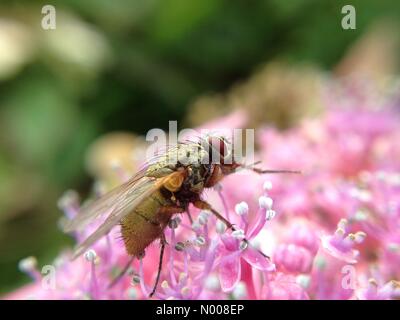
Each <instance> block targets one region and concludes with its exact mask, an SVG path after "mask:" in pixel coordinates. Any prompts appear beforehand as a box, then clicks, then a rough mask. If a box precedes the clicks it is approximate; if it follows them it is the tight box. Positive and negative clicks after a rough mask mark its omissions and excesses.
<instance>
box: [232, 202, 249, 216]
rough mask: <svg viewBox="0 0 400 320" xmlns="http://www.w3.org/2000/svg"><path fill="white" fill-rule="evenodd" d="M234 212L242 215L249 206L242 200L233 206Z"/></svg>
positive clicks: (246, 211)
mask: <svg viewBox="0 0 400 320" xmlns="http://www.w3.org/2000/svg"><path fill="white" fill-rule="evenodd" d="M235 212H236V213H237V214H238V215H239V216H243V215H245V214H247V213H248V212H249V206H248V204H247V203H246V202H244V201H242V202H240V203H238V204H237V205H236V206H235Z"/></svg>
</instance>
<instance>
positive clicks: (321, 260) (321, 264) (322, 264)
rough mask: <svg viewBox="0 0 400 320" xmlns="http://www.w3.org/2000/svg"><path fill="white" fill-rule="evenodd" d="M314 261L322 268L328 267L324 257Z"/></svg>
mask: <svg viewBox="0 0 400 320" xmlns="http://www.w3.org/2000/svg"><path fill="white" fill-rule="evenodd" d="M314 263H315V266H316V267H317V268H318V269H320V270H322V269H325V267H326V260H325V259H324V258H322V257H317V258H316V259H315V262H314Z"/></svg>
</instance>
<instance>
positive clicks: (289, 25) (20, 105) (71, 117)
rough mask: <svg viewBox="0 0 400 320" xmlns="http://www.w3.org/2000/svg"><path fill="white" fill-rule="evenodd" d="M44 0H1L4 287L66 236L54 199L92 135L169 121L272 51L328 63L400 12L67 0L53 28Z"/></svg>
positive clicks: (282, 4) (301, 3)
mask: <svg viewBox="0 0 400 320" xmlns="http://www.w3.org/2000/svg"><path fill="white" fill-rule="evenodd" d="M44 4H49V1H38V0H25V1H11V0H8V1H7V0H3V1H1V4H0V181H1V182H0V252H1V258H0V270H1V273H0V292H5V291H7V290H10V289H11V288H14V287H15V286H17V285H18V284H20V283H21V282H24V281H27V277H25V276H24V275H22V274H21V273H20V272H19V271H18V270H17V264H18V261H19V260H20V259H21V258H23V257H26V256H28V255H35V256H37V257H38V258H39V261H40V263H46V262H49V261H51V258H52V257H53V256H54V254H55V252H57V251H58V250H59V249H60V248H62V247H63V246H65V245H66V244H67V243H68V237H67V236H65V235H62V234H61V233H60V232H59V231H58V229H57V228H56V224H57V220H58V218H59V217H60V212H59V211H58V210H57V207H56V203H57V199H58V198H59V197H60V195H61V194H62V192H63V191H64V190H65V189H68V188H75V189H78V190H79V191H80V192H81V193H82V194H85V193H87V192H88V190H89V187H90V183H91V180H90V178H89V177H88V175H87V173H86V172H85V170H84V163H85V161H84V158H85V151H86V150H87V148H88V146H89V145H90V143H91V142H93V141H94V140H95V139H96V137H98V136H100V135H102V134H104V133H107V132H111V131H129V132H134V133H137V134H144V133H146V132H147V130H149V129H150V128H154V127H160V128H167V126H168V120H178V121H181V120H183V119H184V118H186V116H187V114H186V113H187V106H188V105H190V104H191V103H192V102H193V101H194V100H195V99H196V97H198V96H200V95H204V94H212V93H217V92H224V91H225V90H227V89H228V88H230V87H231V86H232V85H233V84H235V83H237V82H238V81H240V80H243V79H245V78H247V77H249V76H250V75H251V74H252V73H253V72H254V71H255V70H256V69H257V67H258V66H260V65H262V64H263V63H265V62H268V61H271V60H274V59H276V58H279V60H280V61H289V62H290V63H304V62H305V63H307V64H312V65H314V66H316V67H317V68H322V69H325V70H328V69H331V68H332V67H333V66H335V65H336V64H337V63H338V61H340V59H341V58H342V57H343V56H344V55H345V52H346V50H347V48H348V47H349V46H350V44H351V43H353V42H354V41H355V40H356V39H357V38H358V37H359V36H360V35H362V34H363V33H364V32H365V30H367V29H368V27H369V26H370V25H371V24H372V23H374V22H375V21H377V20H379V19H386V20H388V19H391V20H393V21H397V20H398V19H399V15H400V3H399V2H398V1H395V0H392V1H389V0H383V1H374V0H356V1H351V4H353V5H354V6H355V7H356V10H357V29H356V30H349V31H345V30H343V29H342V28H341V26H340V22H341V18H342V14H341V8H342V6H343V5H345V4H349V3H348V1H346V2H344V1H336V0H330V1H328V0H327V1H318V0H294V1H281V0H269V1H266V0H265V1H262V0H236V1H228V0H201V1H187V0H146V1H142V0H134V1H128V0H118V1H117V0H115V1H108V0H85V1H81V0H63V1H51V4H52V5H54V6H55V7H56V10H57V29H56V30H47V31H46V30H42V29H41V27H40V21H41V19H42V17H43V15H42V14H41V8H42V6H43V5H44ZM274 70H275V69H274ZM276 77H279V74H276ZM290 79H291V80H290V81H289V82H282V83H283V84H288V85H289V84H290V85H295V82H296V81H299V82H300V81H301V76H300V77H299V76H298V75H296V76H295V77H290ZM293 79H294V80H293ZM245 92H251V90H250V91H248V90H247V89H245ZM279 92H281V91H279ZM279 94H281V93H279ZM275 96H276V95H272V97H275ZM268 99H269V98H268ZM228 101H229V99H228ZM268 101H269V100H268ZM273 101H275V100H273ZM194 122H196V121H192V123H194Z"/></svg>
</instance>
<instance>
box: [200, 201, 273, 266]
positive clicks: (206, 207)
mask: <svg viewBox="0 0 400 320" xmlns="http://www.w3.org/2000/svg"><path fill="white" fill-rule="evenodd" d="M193 205H194V206H195V207H196V208H199V209H201V210H209V211H211V212H212V214H213V215H215V216H216V217H217V219H219V220H221V221H222V222H223V223H224V224H225V225H226V226H227V228H228V229H231V230H232V231H236V230H237V229H236V227H235V226H234V225H233V224H232V223H231V222H230V221H229V220H227V219H226V218H225V217H224V216H222V215H221V214H220V213H219V212H218V211H217V210H215V209H214V208H213V207H212V206H211V205H210V204H209V203H208V202H206V201H203V200H197V201H195V202H194V203H193ZM243 241H244V242H245V243H246V244H247V245H248V246H252V245H251V243H250V242H249V240H247V239H246V238H244V239H243ZM257 251H258V252H259V253H260V254H261V255H263V256H264V257H265V258H267V259H270V257H268V256H267V255H266V254H265V253H263V252H262V251H260V250H258V249H257Z"/></svg>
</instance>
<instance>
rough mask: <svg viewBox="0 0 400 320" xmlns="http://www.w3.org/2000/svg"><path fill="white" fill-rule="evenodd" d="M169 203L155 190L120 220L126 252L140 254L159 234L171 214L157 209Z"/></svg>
mask: <svg viewBox="0 0 400 320" xmlns="http://www.w3.org/2000/svg"><path fill="white" fill-rule="evenodd" d="M169 205H171V200H169V199H167V198H166V197H165V196H163V194H162V193H161V191H157V192H154V193H153V194H152V195H151V196H150V197H149V198H148V199H146V200H145V201H143V203H142V204H140V205H139V206H137V207H136V209H135V210H134V211H132V212H131V213H129V214H128V215H127V216H126V217H124V218H123V219H122V220H121V233H122V239H123V240H124V243H125V248H126V250H127V253H128V254H130V255H133V256H138V255H140V254H141V253H143V252H144V250H145V249H146V248H147V246H148V245H150V244H151V243H152V242H153V241H154V240H155V239H157V238H159V237H160V236H161V234H162V233H163V232H164V228H165V227H166V226H167V224H168V222H169V220H170V218H171V215H170V214H165V213H159V211H160V209H161V208H162V207H165V206H169Z"/></svg>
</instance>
